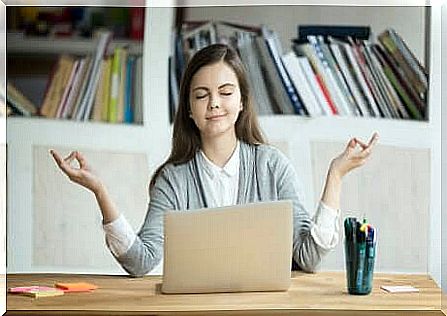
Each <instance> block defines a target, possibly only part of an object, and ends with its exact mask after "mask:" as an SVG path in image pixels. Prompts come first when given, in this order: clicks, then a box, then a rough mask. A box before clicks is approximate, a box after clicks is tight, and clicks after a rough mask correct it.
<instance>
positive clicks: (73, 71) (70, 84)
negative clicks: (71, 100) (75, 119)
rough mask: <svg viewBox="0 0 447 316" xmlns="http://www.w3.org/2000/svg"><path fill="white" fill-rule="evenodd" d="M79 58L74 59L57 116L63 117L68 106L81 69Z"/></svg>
mask: <svg viewBox="0 0 447 316" xmlns="http://www.w3.org/2000/svg"><path fill="white" fill-rule="evenodd" d="M79 62H80V60H79V59H76V60H74V63H73V66H72V68H71V72H70V76H69V77H68V80H67V84H66V85H65V88H64V93H63V94H62V98H61V100H60V102H59V106H58V107H57V111H56V115H55V117H56V118H62V113H63V112H64V109H65V107H66V106H67V100H68V97H69V95H70V93H71V90H72V89H73V84H74V78H75V77H76V73H77V72H78V70H79Z"/></svg>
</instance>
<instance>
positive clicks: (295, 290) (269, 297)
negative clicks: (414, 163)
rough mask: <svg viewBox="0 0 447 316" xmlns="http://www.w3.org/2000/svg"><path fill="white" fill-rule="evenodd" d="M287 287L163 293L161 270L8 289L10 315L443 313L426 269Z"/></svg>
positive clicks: (326, 277) (14, 281) (39, 279)
mask: <svg viewBox="0 0 447 316" xmlns="http://www.w3.org/2000/svg"><path fill="white" fill-rule="evenodd" d="M292 277H293V278H292V286H291V287H290V289H289V290H288V291H287V292H250V293H219V294H187V295H177V294H176V295H173V294H170V295H165V294H161V293H160V290H159V289H160V285H161V282H162V279H161V277H159V276H155V277H154V276H147V277H144V278H130V277H126V276H103V275H73V274H9V275H7V286H8V287H13V286H25V285H47V286H53V285H54V283H55V282H81V281H87V282H92V283H94V284H96V285H98V286H99V288H98V289H97V290H95V291H94V292H91V293H66V294H65V295H63V296H58V297H46V298H39V299H33V298H30V297H26V296H21V295H16V294H14V295H13V294H8V295H7V310H8V312H7V315H61V314H64V315H170V314H181V315H198V314H199V315H203V314H212V315H242V314H243V315H272V314H275V315H277V314H280V315H290V314H293V315H318V316H321V315H348V316H349V315H366V314H367V315H387V316H390V315H418V316H419V315H443V314H442V313H441V311H440V308H441V290H440V289H439V288H438V287H437V286H436V283H435V282H434V281H433V280H432V279H431V278H430V277H429V276H427V275H390V274H375V276H374V288H373V291H372V293H371V294H370V295H367V296H354V295H349V294H348V293H347V291H346V287H345V284H346V281H345V274H344V273H342V272H319V273H316V274H305V273H301V272H293V274H292ZM384 284H392V285H403V284H410V285H413V286H415V287H417V288H418V289H419V290H420V292H419V293H405V294H389V293H386V292H384V291H383V290H381V289H380V286H381V285H384Z"/></svg>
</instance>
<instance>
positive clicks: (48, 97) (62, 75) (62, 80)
mask: <svg viewBox="0 0 447 316" xmlns="http://www.w3.org/2000/svg"><path fill="white" fill-rule="evenodd" d="M73 64H74V59H73V57H72V56H69V55H66V54H63V55H61V56H60V57H59V59H58V61H57V68H56V70H55V72H53V73H52V75H51V78H50V81H51V83H50V86H49V88H48V90H47V92H46V94H45V97H44V100H43V103H42V106H41V108H40V114H41V115H43V116H46V117H49V118H53V117H56V112H57V109H58V106H59V104H60V101H61V99H62V97H63V94H64V91H65V87H66V85H67V82H68V80H69V77H70V73H71V70H72V68H73Z"/></svg>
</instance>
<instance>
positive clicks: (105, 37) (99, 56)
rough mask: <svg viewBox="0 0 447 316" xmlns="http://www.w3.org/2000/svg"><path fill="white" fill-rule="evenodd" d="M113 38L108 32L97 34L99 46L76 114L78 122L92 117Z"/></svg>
mask: <svg viewBox="0 0 447 316" xmlns="http://www.w3.org/2000/svg"><path fill="white" fill-rule="evenodd" d="M111 37H112V33H111V32H108V31H101V32H98V33H97V46H96V51H95V54H94V58H93V59H92V67H91V72H90V76H89V79H88V85H87V88H86V91H85V94H84V95H83V97H82V101H81V104H80V106H79V109H78V113H76V120H83V121H86V120H88V119H89V117H90V112H91V109H92V106H93V99H94V97H95V92H96V89H97V86H98V82H99V76H100V74H101V71H100V69H101V63H102V60H103V58H104V54H105V52H106V51H107V46H108V43H109V42H110V39H111Z"/></svg>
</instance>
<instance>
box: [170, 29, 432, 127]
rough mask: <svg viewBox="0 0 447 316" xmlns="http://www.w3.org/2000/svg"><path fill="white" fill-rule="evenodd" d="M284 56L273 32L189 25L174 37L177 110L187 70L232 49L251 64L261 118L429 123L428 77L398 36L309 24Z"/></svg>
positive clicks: (173, 103)
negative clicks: (221, 48)
mask: <svg viewBox="0 0 447 316" xmlns="http://www.w3.org/2000/svg"><path fill="white" fill-rule="evenodd" d="M300 28H301V27H300V26H299V28H298V38H297V39H295V40H293V44H292V50H291V51H289V52H287V53H284V52H283V50H282V47H281V44H280V42H279V38H278V34H277V33H276V32H274V31H272V30H269V29H268V28H267V27H266V26H263V25H261V26H259V27H257V26H245V25H236V24H233V23H228V22H215V21H211V22H192V23H190V22H187V23H184V24H183V25H182V29H181V30H180V31H178V32H176V33H175V34H174V36H173V42H172V45H173V51H172V56H171V61H170V72H169V77H170V80H169V82H170V91H171V95H170V108H171V114H172V116H173V115H174V113H175V111H176V104H177V103H176V102H178V100H176V97H175V95H176V93H177V91H178V83H179V80H180V77H181V73H182V71H183V69H184V65H185V64H186V62H187V60H189V58H191V56H192V55H193V54H194V53H195V52H196V51H197V50H199V49H201V48H202V47H204V46H207V45H209V44H212V43H216V42H224V43H227V44H230V45H231V46H232V47H233V48H235V49H236V50H237V52H238V53H239V56H240V57H241V60H242V62H243V63H244V65H245V67H246V69H247V72H248V75H249V79H250V83H251V88H252V91H253V96H254V99H255V101H256V102H255V104H256V106H257V111H258V113H259V114H260V115H271V114H298V115H305V116H312V117H315V116H320V115H344V116H363V117H382V118H394V119H416V120H424V119H427V113H428V111H427V102H426V99H427V97H426V96H427V90H428V75H427V72H426V70H425V69H424V67H423V66H422V65H421V63H420V62H419V61H418V60H417V58H415V56H414V54H413V53H412V52H411V50H410V49H409V48H408V46H407V45H406V44H405V42H404V41H403V40H402V38H401V37H400V36H399V35H398V34H397V33H396V32H395V31H394V30H393V29H387V30H385V31H384V32H382V33H381V34H380V35H379V36H378V41H377V42H374V41H373V39H371V38H370V36H369V34H370V30H369V27H340V26H303V27H302V30H305V31H300Z"/></svg>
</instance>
